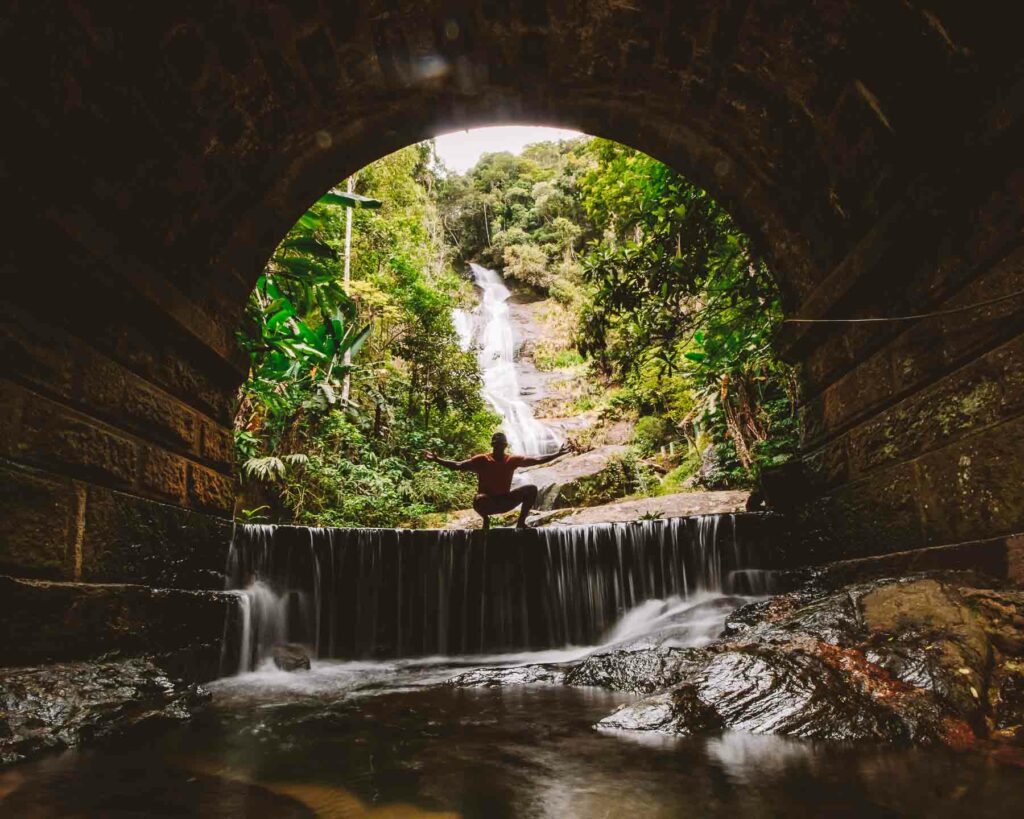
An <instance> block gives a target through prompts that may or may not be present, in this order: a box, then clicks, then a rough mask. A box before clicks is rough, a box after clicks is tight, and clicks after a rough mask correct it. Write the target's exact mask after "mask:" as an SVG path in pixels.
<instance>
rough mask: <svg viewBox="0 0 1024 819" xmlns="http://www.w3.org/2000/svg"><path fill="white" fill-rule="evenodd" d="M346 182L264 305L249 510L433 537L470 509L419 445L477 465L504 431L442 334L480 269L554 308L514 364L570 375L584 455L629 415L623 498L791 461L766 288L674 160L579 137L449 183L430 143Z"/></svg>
mask: <svg viewBox="0 0 1024 819" xmlns="http://www.w3.org/2000/svg"><path fill="white" fill-rule="evenodd" d="M352 182H353V185H352V188H351V189H352V190H354V191H355V192H356V196H355V198H350V197H348V196H347V195H346V194H345V193H344V191H345V189H346V188H345V184H344V182H343V183H341V184H339V186H338V188H337V189H336V190H335V191H333V192H331V193H328V194H327V195H325V196H324V197H323V198H321V199H320V200H319V201H318V202H317V203H315V204H314V205H313V206H312V207H311V208H310V210H309V211H308V212H307V213H306V214H305V215H304V216H303V217H302V219H300V220H299V222H298V223H296V225H295V226H294V227H293V228H292V230H291V231H290V232H289V233H288V235H287V236H286V237H285V238H284V240H283V241H282V242H281V244H280V246H279V247H278V249H277V251H276V252H275V253H274V255H273V257H272V258H271V259H270V260H269V262H268V263H267V266H266V270H265V271H264V274H263V276H262V277H261V278H260V280H259V283H258V285H257V287H256V289H255V290H254V291H253V293H252V296H251V298H250V301H249V305H248V310H247V316H246V321H245V325H244V326H243V328H242V329H241V330H240V332H239V339H240V343H241V344H242V346H243V347H244V348H245V349H246V350H247V352H248V353H249V355H250V360H251V369H250V374H249V378H248V380H247V381H246V383H245V384H244V386H243V387H242V390H241V395H240V403H239V409H238V414H237V418H236V424H235V429H236V433H235V436H236V447H237V454H238V462H239V464H240V466H241V469H242V477H243V480H244V492H243V495H242V497H241V498H240V501H239V515H240V516H242V517H244V518H246V519H256V520H259V519H274V520H288V521H294V522H299V523H306V524H321V525H336V526H396V525H432V524H436V523H438V522H439V521H440V520H441V519H443V515H442V514H441V513H444V512H445V511H447V510H452V509H459V508H466V507H467V506H468V505H469V503H470V501H471V498H472V494H473V485H474V484H473V482H472V480H471V479H470V478H469V477H468V476H466V475H462V474H459V473H453V472H447V471H444V470H443V469H441V468H440V467H438V466H437V465H435V464H432V463H427V462H425V461H424V460H423V459H422V457H421V451H422V450H423V449H433V450H436V451H438V452H439V453H442V454H445V455H448V456H451V457H465V456H467V455H469V454H471V453H472V452H474V451H479V450H482V449H485V448H486V446H487V440H488V437H489V435H490V433H491V432H492V431H493V429H494V428H495V427H496V426H497V424H498V420H499V419H498V418H497V416H495V415H494V414H493V413H492V412H491V411H490V410H489V409H488V407H487V406H486V405H485V402H484V401H483V399H482V398H481V394H480V374H479V370H478V364H477V359H476V356H475V354H474V353H473V351H472V350H470V351H464V350H463V349H462V348H461V347H460V345H459V339H458V336H457V334H456V332H455V328H454V326H453V323H452V310H453V308H456V307H462V308H465V309H470V308H472V307H473V306H474V303H475V298H476V296H475V293H474V288H473V286H472V284H471V282H470V279H469V278H468V277H467V275H466V269H467V264H468V262H470V261H475V262H478V263H480V264H482V265H485V266H487V267H491V268H493V269H496V270H498V271H500V272H501V273H502V274H503V276H504V277H505V278H506V281H507V282H508V283H509V284H510V286H511V287H513V288H514V290H515V292H516V293H517V294H519V295H521V296H522V297H523V298H530V299H536V300H543V301H544V302H545V309H546V310H547V313H546V315H548V316H550V317H551V318H552V321H551V326H557V327H558V328H559V332H557V333H554V334H553V336H552V338H550V339H547V340H542V341H541V342H539V343H537V344H534V346H533V347H532V348H531V349H530V350H529V351H528V352H524V354H528V355H530V356H531V357H532V360H533V363H534V364H535V365H536V366H537V367H538V368H539V369H547V370H561V371H564V372H565V376H566V378H569V379H575V380H576V382H578V384H579V389H576V390H575V393H574V396H575V397H574V399H573V401H572V402H571V403H569V404H567V405H566V406H562V407H560V408H559V409H560V412H561V413H562V414H571V413H583V412H587V413H589V415H588V417H592V418H593V419H594V420H593V423H592V424H591V425H590V427H589V428H583V429H581V430H580V431H579V432H578V433H577V434H576V435H574V436H571V438H570V444H572V445H573V446H574V447H575V448H576V449H577V450H582V449H586V448H587V447H588V445H589V441H590V439H591V438H592V437H593V434H594V429H596V428H600V427H601V426H603V425H604V426H606V425H608V424H612V423H617V422H618V423H621V422H623V421H627V422H628V423H629V425H630V428H631V429H632V434H631V441H630V443H631V451H630V453H629V455H628V461H629V466H630V468H629V469H628V470H625V471H624V473H623V474H628V476H629V477H628V478H627V479H626V480H625V482H624V483H623V485H622V486H621V487H620V488H619V492H620V493H621V494H638V493H639V494H657V493H660V492H667V491H679V490H680V489H701V488H725V487H745V486H750V485H752V484H753V483H754V482H755V481H756V479H757V476H758V474H759V472H760V470H762V469H763V468H764V467H765V466H766V465H772V464H776V463H780V462H782V461H784V460H786V459H787V458H788V457H789V455H790V453H792V452H793V450H794V448H795V444H796V419H795V410H794V400H795V382H794V376H793V373H792V371H791V370H790V369H789V368H788V367H787V366H785V365H783V364H782V363H781V362H779V361H778V360H777V359H776V358H775V357H774V355H773V352H772V349H771V345H770V342H771V338H772V335H773V333H774V331H775V329H776V327H777V325H778V322H779V321H780V319H781V313H780V309H779V303H778V296H777V292H776V290H775V286H774V283H773V281H772V279H771V276H770V275H769V272H768V270H767V269H766V267H765V265H764V264H763V263H762V262H761V261H760V260H759V259H758V257H757V254H756V253H755V250H754V249H753V248H752V247H751V246H750V242H749V241H748V240H747V238H746V237H745V236H744V235H743V234H742V233H741V232H740V231H739V230H738V229H737V227H736V226H735V225H734V224H733V222H732V220H731V219H730V217H729V216H728V214H727V213H726V212H725V211H724V210H723V209H722V208H721V207H719V206H718V205H717V204H716V203H715V202H714V201H713V200H712V199H711V198H710V197H709V196H708V194H707V193H706V192H705V191H703V190H701V189H700V188H697V187H695V186H694V185H692V184H690V183H689V182H687V181H686V180H685V179H684V178H683V177H682V176H680V175H679V174H678V173H676V172H675V171H673V170H671V169H670V168H668V167H667V166H665V165H663V164H661V163H659V162H657V161H656V160H654V159H652V158H650V157H648V156H646V155H644V154H641V153H639V152H637V151H634V150H632V149H630V148H627V147H625V146H623V145H620V144H617V143H612V142H608V141H605V140H601V139H595V138H589V137H581V138H578V139H572V140H566V141H561V142H541V143H537V144H534V145H530V146H528V147H527V148H526V149H525V150H524V151H523V152H522V153H521V154H520V155H513V154H510V153H493V154H485V155H484V156H483V157H482V158H481V159H480V160H479V162H478V163H477V164H476V166H475V167H473V168H472V169H471V170H470V171H468V172H467V173H465V174H458V173H454V172H451V171H449V170H448V169H446V168H445V167H444V166H443V165H442V164H441V163H440V162H439V161H438V160H437V157H436V155H435V152H434V149H433V144H432V143H431V142H426V143H421V144H419V145H414V146H411V147H409V148H405V149H403V150H401V151H398V152H397V153H394V154H392V155H390V156H388V157H385V158H384V159H381V160H379V161H378V162H375V163H374V164H372V165H370V166H368V167H367V168H365V169H363V170H362V171H360V172H359V173H358V174H357V175H356V177H355V178H354V179H353V180H352ZM366 197H372V198H373V199H375V200H379V203H380V207H371V206H368V205H373V204H375V203H374V202H372V201H367V199H366ZM351 205H355V207H351V208H350V206H351ZM348 215H351V219H352V225H351V232H350V236H351V247H350V250H349V252H348V253H347V254H346V247H345V237H346V217H347V216H348ZM346 256H347V258H348V265H349V271H348V273H347V274H346V272H345V271H346ZM346 279H347V281H346Z"/></svg>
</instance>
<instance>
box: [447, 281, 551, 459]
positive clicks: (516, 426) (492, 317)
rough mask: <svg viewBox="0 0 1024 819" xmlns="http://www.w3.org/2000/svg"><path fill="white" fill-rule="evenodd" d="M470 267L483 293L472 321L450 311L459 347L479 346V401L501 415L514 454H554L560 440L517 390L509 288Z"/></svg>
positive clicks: (469, 316)
mask: <svg viewBox="0 0 1024 819" xmlns="http://www.w3.org/2000/svg"><path fill="white" fill-rule="evenodd" d="M469 267H470V269H471V270H472V271H473V278H474V279H475V280H476V284H477V287H479V288H480V291H481V294H482V296H481V300H480V306H479V308H478V314H479V316H478V319H479V320H478V321H477V322H474V321H473V317H472V316H471V315H470V314H468V313H466V312H465V311H464V310H453V311H452V321H453V323H454V325H455V330H456V332H457V333H458V335H459V341H460V343H461V344H462V348H463V349H465V350H468V349H469V348H470V347H471V346H472V344H473V341H474V339H475V340H476V341H477V342H478V343H479V345H480V353H479V361H480V372H481V374H482V376H483V389H482V392H483V396H484V400H486V401H487V402H488V403H489V404H490V405H491V406H492V407H493V408H494V411H495V412H496V413H498V415H500V416H501V418H502V429H503V430H504V432H505V435H506V436H508V442H509V446H510V448H511V451H512V452H515V453H517V454H519V455H545V454H547V453H549V452H554V451H555V450H556V449H558V447H559V445H560V443H561V441H559V439H558V436H557V435H556V434H555V432H554V431H553V430H552V429H551V428H549V427H548V426H547V425H546V424H543V423H541V422H540V421H538V420H537V419H536V418H535V417H534V415H533V410H532V409H531V408H530V405H529V404H528V403H527V402H526V401H524V400H523V399H522V398H521V397H520V394H519V375H518V373H517V371H516V364H515V341H514V338H513V334H512V322H511V321H510V319H509V307H508V297H509V295H510V294H509V291H508V288H507V287H505V284H504V282H502V280H501V276H499V275H498V274H497V273H496V272H495V271H493V270H489V269H487V268H486V267H481V266H480V265H478V264H470V266H469ZM477 325H478V326H477Z"/></svg>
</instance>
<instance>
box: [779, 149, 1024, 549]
mask: <svg viewBox="0 0 1024 819" xmlns="http://www.w3.org/2000/svg"><path fill="white" fill-rule="evenodd" d="M1020 139H1021V136H1020V131H1019V129H1018V130H1017V131H1015V132H1011V137H1010V138H1007V139H1001V140H996V141H994V143H993V144H992V145H991V146H989V151H988V153H987V154H986V155H985V156H984V157H982V158H980V159H982V160H983V161H978V159H979V158H977V157H976V158H974V161H972V162H971V163H970V164H965V165H964V166H961V167H959V168H951V169H950V170H949V172H948V174H947V175H946V177H945V178H942V179H936V180H933V183H932V185H931V187H930V188H929V189H928V192H927V195H926V196H925V195H923V194H919V198H918V199H917V200H916V201H915V200H913V199H911V200H910V201H908V202H907V203H904V204H902V205H901V206H900V208H899V211H898V213H895V214H894V215H893V217H892V219H891V222H890V223H889V224H888V225H886V226H885V230H880V231H877V232H875V233H874V235H870V236H869V237H868V238H867V239H866V240H865V241H864V242H863V243H862V244H861V246H859V247H858V248H857V250H856V251H855V253H854V254H852V256H851V260H850V266H851V268H853V269H851V270H849V271H847V276H848V278H847V283H848V288H844V287H843V286H842V284H843V282H842V281H841V280H840V281H837V280H836V279H832V280H828V281H826V286H827V287H829V288H831V292H832V295H833V297H832V298H827V297H825V294H822V298H821V299H820V301H819V302H818V303H817V304H815V303H814V301H815V300H814V297H813V296H812V297H811V298H810V299H808V301H807V303H805V305H802V306H801V308H799V309H798V311H797V313H798V314H800V315H811V316H814V317H828V316H860V317H871V316H894V315H906V314H918V313H930V312H935V313H939V314H940V315H936V316H933V317H930V318H924V319H921V320H917V321H909V322H895V323H862V324H850V325H842V324H841V325H835V326H825V327H821V326H818V327H813V328H809V327H806V326H804V327H793V326H789V327H787V328H786V333H785V334H784V337H783V340H784V341H786V342H787V352H788V354H789V356H790V357H791V358H792V359H794V360H798V361H801V362H802V364H803V368H802V370H803V375H804V400H803V406H802V408H801V420H802V434H803V447H804V450H805V452H804V459H805V464H806V466H807V476H808V478H809V485H808V486H807V487H806V495H807V497H808V502H807V503H806V505H805V506H804V508H803V510H802V514H801V524H802V531H803V534H804V538H805V547H806V548H807V549H808V550H809V551H810V553H811V554H812V555H813V556H815V557H817V558H819V559H825V558H829V557H833V556H841V557H855V556H859V555H873V554H881V553H885V552H891V551H899V550H901V549H909V548H917V547H923V546H933V545H936V544H944V543H957V542H967V541H974V540H978V539H980V538H989V537H996V536H1002V535H1008V534H1012V533H1015V532H1021V531H1024V491H1022V487H1024V444H1022V441H1024V437H1022V433H1024V234H1022V228H1024V169H1021V168H1020V167H1019V161H1018V160H1016V159H1015V157H1014V156H1013V154H1014V153H1015V152H1016V150H1017V149H1016V146H1017V145H1019V141H1020ZM864 259H866V260H868V261H867V263H863V264H862V265H861V266H860V267H859V268H858V267H857V263H858V261H861V260H864ZM823 289H824V288H823ZM1015 294H1016V295H1015ZM972 305H982V306H980V307H977V308H976V309H966V310H964V309H961V308H970V307H971V306H972ZM947 311H955V312H947Z"/></svg>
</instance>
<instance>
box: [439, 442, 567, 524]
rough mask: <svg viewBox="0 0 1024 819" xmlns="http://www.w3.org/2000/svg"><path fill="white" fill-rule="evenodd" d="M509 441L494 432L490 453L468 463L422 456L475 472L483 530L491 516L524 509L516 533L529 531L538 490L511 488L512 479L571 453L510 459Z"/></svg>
mask: <svg viewBox="0 0 1024 819" xmlns="http://www.w3.org/2000/svg"><path fill="white" fill-rule="evenodd" d="M506 449H508V439H507V438H506V437H505V434H504V433H502V432H495V433H494V435H492V436H491V451H490V452H487V453H483V454H480V455H474V456H473V457H472V458H469V459H467V460H465V461H449V460H446V459H445V458H439V457H438V456H437V455H435V454H434V453H433V452H424V453H423V456H424V457H425V458H426V459H427V460H428V461H433V462H434V463H438V464H441V466H445V467H448V468H449V469H456V470H459V471H461V472H474V473H476V477H477V487H476V491H477V494H476V497H475V498H473V508H474V509H475V510H476V512H477V514H478V515H480V517H482V518H483V520H484V529H489V528H490V526H491V519H490V517H491V515H498V514H502V513H504V512H511V511H512V510H513V509H515V508H516V507H517V506H520V505H521V508H520V510H519V520H518V521H516V528H517V529H526V528H528V527H527V525H526V516H527V515H529V514H530V510H531V509H533V505H534V503H536V502H537V487H536V486H534V485H533V484H524V485H523V486H517V487H516V488H515V489H513V488H512V475H513V473H515V471H516V470H517V469H518V468H519V467H521V466H534V465H536V464H545V463H547V462H548V461H553V460H554V459H555V458H558V457H560V456H562V455H565V454H566V453H567V452H568V451H569V450H568V449H567V448H566V447H564V446H563V447H562V448H561V449H559V450H558V452H555V453H553V454H551V455H540V456H527V455H507V454H506V452H505V450H506Z"/></svg>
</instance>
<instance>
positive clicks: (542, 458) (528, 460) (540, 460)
mask: <svg viewBox="0 0 1024 819" xmlns="http://www.w3.org/2000/svg"><path fill="white" fill-rule="evenodd" d="M570 451H571V450H570V449H569V447H568V445H567V444H562V446H561V447H560V448H559V450H558V452H552V453H551V454H550V455H534V456H529V457H523V458H522V459H521V460H520V461H519V465H520V466H536V465H537V464H546V463H547V462H548V461H553V460H555V458H561V457H562V456H563V455H568V454H569V452H570Z"/></svg>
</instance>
